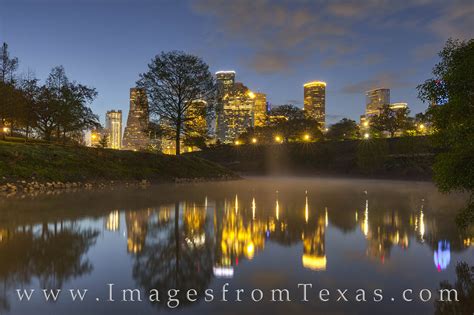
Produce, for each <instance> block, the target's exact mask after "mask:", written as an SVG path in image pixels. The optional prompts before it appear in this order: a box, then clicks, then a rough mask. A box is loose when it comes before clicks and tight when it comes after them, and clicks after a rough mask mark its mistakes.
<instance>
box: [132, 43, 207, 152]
mask: <svg viewBox="0 0 474 315" xmlns="http://www.w3.org/2000/svg"><path fill="white" fill-rule="evenodd" d="M137 85H138V87H140V88H143V89H145V91H146V93H147V96H148V100H149V104H150V113H151V114H152V115H155V116H157V117H158V118H159V120H160V122H161V123H162V124H163V125H164V126H167V127H168V128H169V129H170V131H171V133H172V134H173V136H174V140H175V143H176V154H177V155H179V154H180V145H181V140H182V138H183V136H185V135H186V134H187V133H192V132H193V128H192V126H193V124H192V123H190V122H193V121H196V120H198V119H202V118H203V117H207V116H208V115H211V113H212V112H213V111H212V104H213V101H214V97H215V93H214V92H215V82H214V78H213V77H212V75H211V73H210V72H209V66H208V65H207V64H206V63H205V62H204V61H202V60H201V59H200V58H198V57H196V56H193V55H188V54H185V53H183V52H179V51H172V52H168V53H165V52H163V53H161V54H159V55H157V56H155V57H154V58H153V59H152V61H151V62H150V63H149V64H148V71H147V72H145V73H142V74H140V80H139V81H138V82H137ZM202 101H204V102H205V103H206V104H207V106H205V107H203V108H201V107H200V106H199V105H197V104H201V102H202Z"/></svg>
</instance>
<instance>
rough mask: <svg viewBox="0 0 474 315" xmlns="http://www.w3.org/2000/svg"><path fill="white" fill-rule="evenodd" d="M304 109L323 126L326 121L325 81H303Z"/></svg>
mask: <svg viewBox="0 0 474 315" xmlns="http://www.w3.org/2000/svg"><path fill="white" fill-rule="evenodd" d="M303 87H304V110H305V111H306V112H307V113H308V114H309V116H310V117H312V118H314V119H315V120H316V121H318V123H319V124H320V125H321V128H324V125H325V123H326V82H322V81H312V82H308V83H305V84H304V85H303Z"/></svg>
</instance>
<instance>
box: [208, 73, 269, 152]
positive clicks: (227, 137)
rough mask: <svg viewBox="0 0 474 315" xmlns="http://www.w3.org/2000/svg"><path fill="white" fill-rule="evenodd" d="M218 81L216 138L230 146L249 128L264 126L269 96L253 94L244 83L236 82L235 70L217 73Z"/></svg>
mask: <svg viewBox="0 0 474 315" xmlns="http://www.w3.org/2000/svg"><path fill="white" fill-rule="evenodd" d="M216 80H217V121H216V137H217V139H218V140H219V141H220V142H223V143H231V142H233V141H234V140H235V139H237V138H238V137H239V135H240V134H242V133H244V132H245V131H246V130H247V129H248V128H253V127H255V126H259V125H262V124H263V122H264V120H265V115H266V108H267V106H266V104H267V101H266V95H265V94H264V93H257V92H252V91H251V90H250V89H249V88H248V87H247V86H245V85H244V84H243V83H241V82H235V72H234V71H218V72H216Z"/></svg>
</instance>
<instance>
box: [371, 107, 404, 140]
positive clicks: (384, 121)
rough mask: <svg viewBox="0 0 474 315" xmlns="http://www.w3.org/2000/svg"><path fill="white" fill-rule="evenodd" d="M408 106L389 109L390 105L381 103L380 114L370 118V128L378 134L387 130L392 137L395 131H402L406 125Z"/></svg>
mask: <svg viewBox="0 0 474 315" xmlns="http://www.w3.org/2000/svg"><path fill="white" fill-rule="evenodd" d="M409 112H410V111H409V110H408V108H402V109H397V110H394V109H391V108H390V105H383V107H382V108H381V109H380V114H379V115H377V116H374V117H372V118H371V120H370V128H371V130H374V131H376V132H378V133H380V134H382V133H384V132H388V133H389V134H390V137H391V138H393V137H394V136H395V134H396V133H397V132H403V131H405V129H406V128H407V127H408V114H409Z"/></svg>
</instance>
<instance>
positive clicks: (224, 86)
mask: <svg viewBox="0 0 474 315" xmlns="http://www.w3.org/2000/svg"><path fill="white" fill-rule="evenodd" d="M234 83H235V71H217V72H216V85H217V110H216V111H217V115H216V116H217V117H216V136H217V139H220V140H221V141H222V140H223V139H224V138H225V132H226V124H225V121H224V120H225V119H224V98H225V97H226V95H228V94H229V93H230V92H231V91H232V89H233V88H234Z"/></svg>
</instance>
